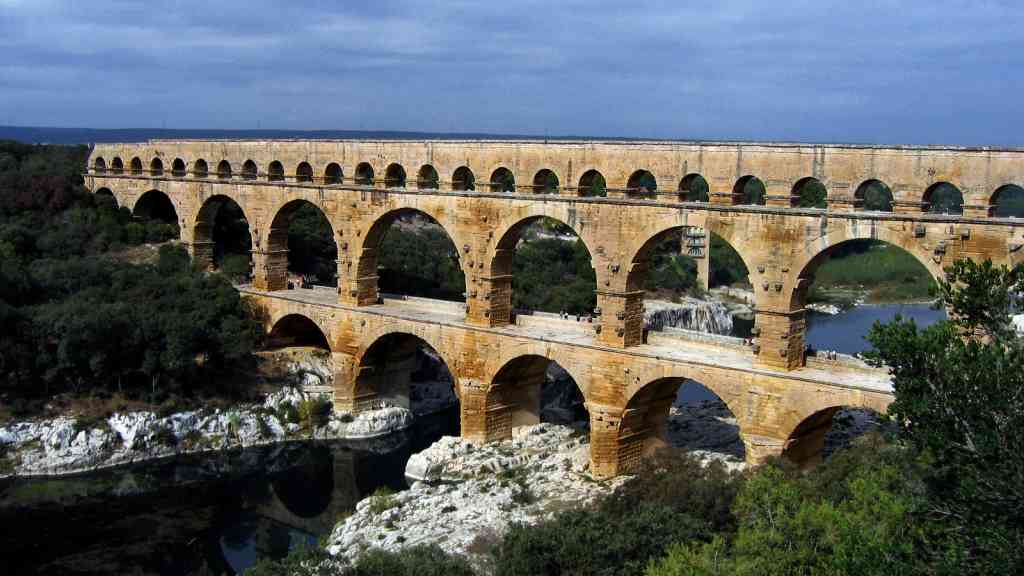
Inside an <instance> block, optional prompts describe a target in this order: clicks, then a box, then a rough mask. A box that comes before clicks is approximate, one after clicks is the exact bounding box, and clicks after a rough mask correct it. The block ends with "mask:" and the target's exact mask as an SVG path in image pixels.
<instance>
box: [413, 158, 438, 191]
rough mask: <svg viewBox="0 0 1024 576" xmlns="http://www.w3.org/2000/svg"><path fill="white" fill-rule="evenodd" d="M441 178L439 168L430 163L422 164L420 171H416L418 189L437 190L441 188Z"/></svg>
mask: <svg viewBox="0 0 1024 576" xmlns="http://www.w3.org/2000/svg"><path fill="white" fill-rule="evenodd" d="M440 184H441V178H440V177H439V176H438V174H437V169H436V168H434V167H433V166H431V165H430V164H424V165H423V166H420V169H419V171H418V172H416V188H417V189H418V190H437V189H438V188H440V187H441V186H440Z"/></svg>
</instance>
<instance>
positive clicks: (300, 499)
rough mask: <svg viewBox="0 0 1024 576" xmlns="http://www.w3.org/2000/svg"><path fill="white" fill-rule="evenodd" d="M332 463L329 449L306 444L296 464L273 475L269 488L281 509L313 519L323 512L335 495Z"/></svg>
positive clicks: (303, 518) (303, 517) (299, 516)
mask: <svg viewBox="0 0 1024 576" xmlns="http://www.w3.org/2000/svg"><path fill="white" fill-rule="evenodd" d="M334 465H335V459H334V455H333V454H332V453H331V449H330V448H328V447H327V446H310V447H309V448H308V452H306V454H305V455H304V457H303V458H302V460H301V464H300V465H299V466H292V467H289V468H288V469H286V470H284V471H282V472H280V473H278V474H275V475H274V476H273V480H271V481H270V487H271V490H273V494H274V496H276V497H277V499H278V500H279V501H280V502H281V505H282V506H283V507H284V509H285V510H287V511H288V512H289V513H291V514H294V515H295V516H296V517H297V518H299V519H302V520H310V519H313V518H316V517H317V516H320V515H321V514H323V513H324V512H326V511H327V508H328V506H330V505H331V500H332V499H333V498H334V497H335V496H334V489H335V483H334V482H335V471H334ZM339 497H340V496H339ZM243 570H244V569H243V568H241V567H239V568H237V569H236V571H238V572H241V571H243Z"/></svg>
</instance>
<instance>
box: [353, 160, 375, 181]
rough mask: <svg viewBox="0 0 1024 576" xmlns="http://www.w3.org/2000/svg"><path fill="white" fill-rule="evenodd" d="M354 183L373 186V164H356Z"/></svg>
mask: <svg viewBox="0 0 1024 576" xmlns="http://www.w3.org/2000/svg"><path fill="white" fill-rule="evenodd" d="M356 184H357V185H359V186H373V166H370V163H369V162H360V163H359V165H357V166H356Z"/></svg>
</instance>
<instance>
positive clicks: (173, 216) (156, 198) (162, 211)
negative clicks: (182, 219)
mask: <svg viewBox="0 0 1024 576" xmlns="http://www.w3.org/2000/svg"><path fill="white" fill-rule="evenodd" d="M132 215H133V216H135V217H136V218H140V219H143V220H160V221H161V222H166V223H168V224H174V225H177V224H178V211H177V208H176V207H175V205H174V201H173V200H171V197H170V196H168V195H167V194H165V193H164V192H162V191H160V190H150V191H149V192H146V193H145V194H143V195H142V196H139V199H138V200H136V201H135V207H134V208H133V209H132Z"/></svg>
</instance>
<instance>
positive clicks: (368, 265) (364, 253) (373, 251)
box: [356, 208, 466, 303]
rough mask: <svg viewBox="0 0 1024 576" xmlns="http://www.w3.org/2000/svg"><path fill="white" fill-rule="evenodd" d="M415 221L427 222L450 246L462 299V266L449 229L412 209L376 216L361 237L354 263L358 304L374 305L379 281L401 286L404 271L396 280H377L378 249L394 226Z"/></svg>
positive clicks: (401, 209) (464, 275)
mask: <svg viewBox="0 0 1024 576" xmlns="http://www.w3.org/2000/svg"><path fill="white" fill-rule="evenodd" d="M415 218H422V219H423V220H426V221H427V222H429V223H431V224H433V225H436V226H437V227H438V229H440V230H441V231H442V232H443V233H444V235H445V236H446V237H447V238H448V240H449V241H450V242H451V251H452V253H451V254H450V257H451V258H452V259H454V260H455V261H456V262H457V265H458V269H459V271H460V272H461V276H462V294H463V298H464V296H465V286H466V272H465V270H464V269H463V268H462V262H461V261H460V260H459V251H458V248H457V246H458V244H457V243H456V238H455V236H453V235H452V231H451V228H450V227H449V226H446V225H445V224H444V223H442V222H441V221H440V220H438V218H436V217H435V216H434V215H433V214H431V213H429V212H427V211H425V210H422V209H416V208H397V209H394V210H390V211H388V212H385V213H383V214H381V215H380V216H378V217H377V218H376V219H375V220H374V221H373V223H372V224H371V225H370V227H369V229H368V230H367V231H366V233H365V234H364V235H363V241H362V246H361V249H360V251H359V257H358V262H357V263H356V273H357V277H358V278H359V282H361V284H360V286H359V290H358V292H359V299H360V301H361V302H362V303H374V302H376V301H377V299H378V297H379V294H380V292H381V281H387V280H396V281H397V282H396V284H402V283H403V282H401V281H399V280H401V277H400V276H401V274H404V271H395V272H397V273H398V274H399V277H396V278H387V277H385V278H381V276H380V274H379V272H380V270H379V268H380V260H381V257H382V252H383V250H382V248H383V244H384V240H385V237H386V236H387V235H388V232H389V231H390V230H391V229H392V227H393V226H394V225H395V223H396V222H398V221H399V220H400V219H402V220H409V219H415ZM407 280H408V281H409V283H410V284H411V283H412V281H413V280H415V279H407ZM413 289H414V290H415V289H417V288H416V287H413ZM436 296H439V295H431V297H436Z"/></svg>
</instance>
